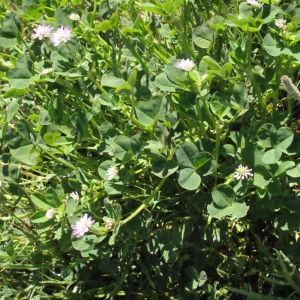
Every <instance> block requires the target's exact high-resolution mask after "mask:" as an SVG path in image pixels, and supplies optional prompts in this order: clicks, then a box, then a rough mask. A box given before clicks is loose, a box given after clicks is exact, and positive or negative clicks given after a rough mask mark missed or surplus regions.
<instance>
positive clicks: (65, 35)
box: [50, 26, 72, 47]
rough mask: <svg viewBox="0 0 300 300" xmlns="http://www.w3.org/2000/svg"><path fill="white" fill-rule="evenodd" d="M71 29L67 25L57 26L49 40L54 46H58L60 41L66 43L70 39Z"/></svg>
mask: <svg viewBox="0 0 300 300" xmlns="http://www.w3.org/2000/svg"><path fill="white" fill-rule="evenodd" d="M71 36H72V29H71V28H70V27H69V26H66V27H63V26H61V27H59V28H58V29H57V30H56V31H55V32H53V34H52V36H51V38H50V40H51V42H52V43H53V44H54V46H55V47H56V46H58V45H59V44H60V43H66V42H68V41H69V40H70V39H71Z"/></svg>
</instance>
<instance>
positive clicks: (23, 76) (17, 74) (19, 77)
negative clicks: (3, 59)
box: [7, 68, 31, 89]
mask: <svg viewBox="0 0 300 300" xmlns="http://www.w3.org/2000/svg"><path fill="white" fill-rule="evenodd" d="M7 77H8V81H9V83H10V84H11V85H12V86H13V87H14V88H16V89H24V88H27V87H29V85H30V82H31V80H30V77H31V74H30V72H29V71H28V70H27V69H21V68H13V69H11V70H10V71H8V73H7Z"/></svg>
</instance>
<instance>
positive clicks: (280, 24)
mask: <svg viewBox="0 0 300 300" xmlns="http://www.w3.org/2000/svg"><path fill="white" fill-rule="evenodd" d="M285 24H286V20H284V19H277V20H275V25H276V26H277V27H278V28H280V29H281V28H283V27H284V26H285Z"/></svg>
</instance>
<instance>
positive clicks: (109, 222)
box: [105, 219, 114, 229]
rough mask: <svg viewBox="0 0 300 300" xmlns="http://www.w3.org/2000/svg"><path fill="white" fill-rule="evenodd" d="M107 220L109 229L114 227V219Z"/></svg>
mask: <svg viewBox="0 0 300 300" xmlns="http://www.w3.org/2000/svg"><path fill="white" fill-rule="evenodd" d="M105 222H106V226H107V228H108V229H112V227H113V225H114V222H113V220H111V219H107V220H106V221H105Z"/></svg>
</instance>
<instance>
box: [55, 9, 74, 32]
mask: <svg viewBox="0 0 300 300" xmlns="http://www.w3.org/2000/svg"><path fill="white" fill-rule="evenodd" d="M71 13H73V9H72V8H71V7H70V6H60V7H58V8H57V9H56V10H55V20H56V23H57V24H58V25H59V26H70V27H72V20H71V19H70V18H69V16H70V14H71Z"/></svg>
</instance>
